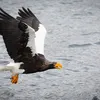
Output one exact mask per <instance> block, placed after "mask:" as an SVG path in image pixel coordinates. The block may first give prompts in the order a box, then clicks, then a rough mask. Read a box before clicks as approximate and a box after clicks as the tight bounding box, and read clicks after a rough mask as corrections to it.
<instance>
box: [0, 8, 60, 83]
mask: <svg viewBox="0 0 100 100" xmlns="http://www.w3.org/2000/svg"><path fill="white" fill-rule="evenodd" d="M46 33H47V31H46V28H45V27H44V25H43V24H42V23H41V22H40V21H39V20H38V18H37V17H36V16H35V15H34V14H33V12H32V11H31V10H30V9H29V8H27V9H26V8H24V7H22V8H21V9H19V10H18V16H17V17H16V18H14V17H13V16H11V15H10V14H8V13H7V12H6V11H4V10H3V9H2V8H0V35H1V36H2V38H3V40H4V43H5V47H6V49H7V52H8V54H9V56H10V58H11V59H13V62H10V63H9V64H7V65H5V66H0V71H10V72H11V73H12V75H11V82H12V84H16V83H18V78H19V74H30V73H36V72H41V71H46V70H48V69H61V68H62V64H60V63H59V62H55V61H54V62H53V61H49V60H47V59H46V57H45V55H44V42H45V36H46Z"/></svg>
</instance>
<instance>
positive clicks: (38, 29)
mask: <svg viewBox="0 0 100 100" xmlns="http://www.w3.org/2000/svg"><path fill="white" fill-rule="evenodd" d="M18 14H19V15H20V16H19V17H17V19H19V20H21V21H23V22H25V23H27V24H28V25H29V26H31V27H32V28H33V29H34V30H35V34H36V38H35V44H36V52H37V53H41V54H44V40H45V36H46V29H45V27H44V25H43V24H41V22H40V21H39V20H38V18H37V17H36V16H35V15H34V14H33V13H32V11H31V10H30V9H29V8H27V9H25V8H24V7H22V9H19V12H18Z"/></svg>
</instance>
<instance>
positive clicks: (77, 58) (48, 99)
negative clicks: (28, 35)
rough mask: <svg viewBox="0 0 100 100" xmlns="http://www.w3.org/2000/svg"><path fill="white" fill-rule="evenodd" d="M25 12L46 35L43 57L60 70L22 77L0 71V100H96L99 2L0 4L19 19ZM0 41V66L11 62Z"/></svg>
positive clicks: (4, 0)
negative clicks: (14, 81)
mask: <svg viewBox="0 0 100 100" xmlns="http://www.w3.org/2000/svg"><path fill="white" fill-rule="evenodd" d="M22 6H24V7H29V8H30V9H31V10H32V11H33V12H34V13H35V15H36V16H37V17H38V18H39V19H40V21H41V22H42V23H43V24H44V25H45V27H46V28H47V30H48V34H47V36H46V41H45V56H46V57H47V58H48V59H49V60H52V61H54V60H55V61H59V62H60V63H62V64H63V69H62V70H48V71H45V72H41V73H35V74H28V75H20V78H19V82H18V84H17V85H13V84H11V82H10V79H9V78H10V76H11V73H10V72H0V100H92V99H93V97H94V96H97V98H99V99H100V0H0V7H2V8H3V9H4V10H5V11H7V12H8V13H10V14H11V15H13V16H14V17H15V16H17V11H18V9H19V8H21V7H22ZM10 61H11V60H10V57H9V56H8V54H7V52H6V49H5V45H4V43H3V40H2V38H0V64H1V65H2V64H6V63H8V62H10Z"/></svg>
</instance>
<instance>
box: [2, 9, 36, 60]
mask: <svg viewBox="0 0 100 100" xmlns="http://www.w3.org/2000/svg"><path fill="white" fill-rule="evenodd" d="M30 31H31V32H30ZM32 33H33V34H35V32H34V30H31V29H30V28H29V26H28V25H27V24H25V23H23V22H20V21H18V20H16V19H15V18H13V17H12V16H11V15H9V14H7V13H6V12H5V11H4V10H2V9H1V8H0V34H1V35H2V36H3V40H4V43H5V46H6V48H7V51H8V54H9V55H10V57H11V58H12V59H14V60H16V58H17V57H18V56H19V51H20V49H21V53H23V52H24V51H23V50H24V49H23V48H27V47H28V48H29V47H30V45H28V38H30V34H32ZM23 34H26V35H23ZM28 36H29V37H28ZM25 38H27V39H26V40H25ZM33 41H34V38H33ZM33 44H34V43H33ZM30 48H31V47H30ZM33 48H34V50H35V47H32V50H33ZM32 52H34V53H35V51H32Z"/></svg>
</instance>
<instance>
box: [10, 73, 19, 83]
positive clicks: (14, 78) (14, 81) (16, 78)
mask: <svg viewBox="0 0 100 100" xmlns="http://www.w3.org/2000/svg"><path fill="white" fill-rule="evenodd" d="M18 76H19V74H15V75H12V77H11V82H12V84H16V83H17V82H18Z"/></svg>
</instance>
